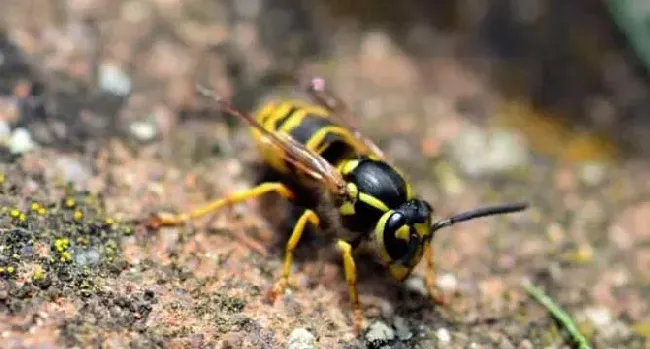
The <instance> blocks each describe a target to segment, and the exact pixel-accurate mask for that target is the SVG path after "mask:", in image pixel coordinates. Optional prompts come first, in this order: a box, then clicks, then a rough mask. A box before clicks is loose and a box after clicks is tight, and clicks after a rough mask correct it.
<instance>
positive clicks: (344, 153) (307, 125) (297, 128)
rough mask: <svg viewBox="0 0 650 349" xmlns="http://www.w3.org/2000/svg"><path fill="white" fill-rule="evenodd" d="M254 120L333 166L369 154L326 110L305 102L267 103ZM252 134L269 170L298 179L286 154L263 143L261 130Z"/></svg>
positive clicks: (254, 130)
mask: <svg viewBox="0 0 650 349" xmlns="http://www.w3.org/2000/svg"><path fill="white" fill-rule="evenodd" d="M255 119H256V120H257V121H258V122H259V123H260V124H261V125H262V126H263V127H264V128H265V129H267V130H269V131H271V132H275V133H279V134H286V135H288V136H290V137H292V138H293V139H294V140H296V141H297V142H298V143H300V144H302V145H304V146H305V147H306V148H308V149H310V150H312V151H314V152H316V153H317V154H319V155H320V156H322V157H323V158H324V159H325V160H327V161H328V162H329V163H331V164H333V165H336V164H338V163H340V162H341V161H343V160H345V159H346V158H349V157H354V156H358V155H364V154H365V153H366V152H367V151H366V150H365V149H364V148H363V146H362V145H361V144H360V143H359V141H358V140H357V139H356V137H355V136H354V135H353V134H352V133H351V132H350V130H348V129H347V128H345V127H342V126H341V125H338V124H336V123H334V122H333V121H332V119H331V118H330V114H329V112H328V111H327V110H326V109H324V108H323V107H321V106H318V105H314V104H310V103H308V102H306V101H303V100H299V99H294V100H287V101H282V102H273V101H271V102H268V103H266V104H265V105H264V106H262V107H261V108H260V109H259V111H258V112H257V113H255ZM251 132H252V133H253V137H254V139H255V143H256V145H257V147H258V149H259V150H260V153H261V154H262V157H263V158H264V160H265V162H266V163H267V164H268V165H269V166H271V167H272V168H273V169H274V170H276V171H278V172H279V173H282V174H284V175H291V176H295V175H297V174H296V173H295V171H294V170H295V169H294V167H293V166H292V164H290V163H288V162H287V161H286V160H285V156H284V154H283V153H282V152H280V151H278V149H277V148H274V147H272V146H271V145H270V144H269V143H267V142H264V141H263V137H262V135H261V133H260V131H259V130H256V129H252V131H251Z"/></svg>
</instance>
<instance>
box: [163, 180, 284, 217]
mask: <svg viewBox="0 0 650 349" xmlns="http://www.w3.org/2000/svg"><path fill="white" fill-rule="evenodd" d="M270 192H276V193H278V194H280V195H281V196H283V197H285V198H287V199H289V200H291V199H293V198H294V194H293V192H292V191H291V190H289V188H287V187H286V186H285V185H284V184H282V183H277V182H267V183H262V184H260V185H258V186H256V187H255V188H252V189H247V190H242V191H239V192H235V193H232V194H230V195H228V196H226V197H224V198H221V199H217V200H215V201H213V202H211V203H209V204H207V205H205V206H203V207H200V208H198V209H196V210H194V211H191V212H187V213H182V214H179V215H169V216H167V215H156V217H153V218H152V220H151V222H150V225H151V226H153V227H159V226H163V225H178V224H183V223H186V222H188V221H191V220H194V219H197V218H201V217H203V216H205V215H206V214H208V213H211V212H214V211H217V210H219V209H221V208H223V207H225V206H228V205H233V204H236V203H239V202H242V201H246V200H248V199H252V198H255V197H258V196H260V195H262V194H266V193H270Z"/></svg>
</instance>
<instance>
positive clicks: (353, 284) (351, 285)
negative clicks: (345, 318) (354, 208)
mask: <svg viewBox="0 0 650 349" xmlns="http://www.w3.org/2000/svg"><path fill="white" fill-rule="evenodd" d="M336 248H337V249H338V250H339V252H340V253H341V257H342V258H343V268H344V271H345V281H346V282H347V284H348V293H349V295H350V302H351V303H352V310H353V311H354V318H353V325H354V332H355V333H359V332H360V331H361V328H362V325H363V314H362V312H361V304H360V303H359V293H358V291H357V266H356V264H355V262H354V257H353V256H352V246H351V245H350V243H349V242H346V241H343V240H338V241H337V242H336Z"/></svg>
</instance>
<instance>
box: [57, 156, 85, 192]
mask: <svg viewBox="0 0 650 349" xmlns="http://www.w3.org/2000/svg"><path fill="white" fill-rule="evenodd" d="M56 166H57V168H58V169H59V171H61V175H62V176H63V179H64V180H65V181H66V182H71V183H74V184H75V185H78V186H83V185H84V184H85V183H86V182H87V181H89V180H90V178H91V177H92V174H91V171H90V169H89V168H87V167H86V166H84V165H83V164H82V163H81V162H79V160H77V159H74V158H72V157H60V158H57V159H56Z"/></svg>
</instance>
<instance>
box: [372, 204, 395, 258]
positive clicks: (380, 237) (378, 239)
mask: <svg viewBox="0 0 650 349" xmlns="http://www.w3.org/2000/svg"><path fill="white" fill-rule="evenodd" d="M391 214H393V211H392V210H390V211H388V212H386V213H384V214H383V215H382V216H381V218H379V221H377V225H376V226H375V235H374V240H375V244H376V246H377V250H378V252H379V257H381V259H382V261H384V263H386V264H388V263H390V262H392V259H391V258H390V255H389V254H388V251H386V246H384V230H385V229H386V222H387V221H388V218H389V217H390V215H391Z"/></svg>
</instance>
